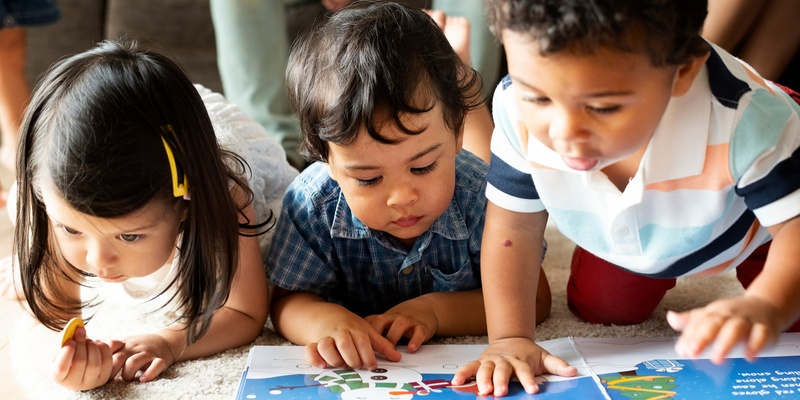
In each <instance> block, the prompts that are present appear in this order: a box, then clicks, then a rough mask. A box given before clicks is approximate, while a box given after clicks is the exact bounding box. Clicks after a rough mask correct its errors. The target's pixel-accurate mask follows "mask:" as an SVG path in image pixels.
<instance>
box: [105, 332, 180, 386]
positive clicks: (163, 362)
mask: <svg viewBox="0 0 800 400" xmlns="http://www.w3.org/2000/svg"><path fill="white" fill-rule="evenodd" d="M120 343H122V342H120ZM113 357H114V370H116V371H120V370H121V374H122V379H124V380H125V381H128V382H130V381H132V380H134V379H138V381H139V382H149V381H152V380H153V379H155V378H156V377H157V376H158V375H159V374H161V373H162V372H164V370H166V369H167V367H169V366H170V365H172V364H173V363H174V362H175V359H176V357H175V355H174V354H173V353H172V349H171V348H170V346H169V342H168V341H167V339H165V338H164V337H163V336H161V335H158V334H148V335H138V336H131V337H128V338H126V339H125V342H124V346H122V347H121V348H119V349H117V350H116V351H114V354H113ZM139 371H141V375H138V377H137V374H138V373H139Z"/></svg>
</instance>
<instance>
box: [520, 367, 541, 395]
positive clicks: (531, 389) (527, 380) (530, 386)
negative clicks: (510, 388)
mask: <svg viewBox="0 0 800 400" xmlns="http://www.w3.org/2000/svg"><path fill="white" fill-rule="evenodd" d="M516 375H517V380H519V383H520V384H521V385H522V387H523V388H525V392H527V393H530V394H533V393H536V392H538V391H539V385H538V384H536V377H535V375H534V374H533V370H531V369H527V368H526V369H524V370H517V371H516Z"/></svg>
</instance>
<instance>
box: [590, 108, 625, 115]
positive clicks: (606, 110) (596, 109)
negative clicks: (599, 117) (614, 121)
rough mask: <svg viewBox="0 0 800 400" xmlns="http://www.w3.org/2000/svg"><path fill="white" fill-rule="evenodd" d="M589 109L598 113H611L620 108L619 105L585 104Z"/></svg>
mask: <svg viewBox="0 0 800 400" xmlns="http://www.w3.org/2000/svg"><path fill="white" fill-rule="evenodd" d="M587 108H588V109H589V111H593V112H596V113H598V114H611V113H615V112H617V111H619V109H620V108H621V107H620V106H608V107H594V106H587Z"/></svg>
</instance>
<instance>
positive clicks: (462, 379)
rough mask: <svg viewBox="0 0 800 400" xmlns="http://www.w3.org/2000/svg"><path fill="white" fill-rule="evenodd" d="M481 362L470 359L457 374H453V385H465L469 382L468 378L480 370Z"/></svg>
mask: <svg viewBox="0 0 800 400" xmlns="http://www.w3.org/2000/svg"><path fill="white" fill-rule="evenodd" d="M480 366H481V363H480V362H479V361H470V362H468V363H467V364H465V365H464V366H463V367H461V368H459V369H458V371H456V373H455V375H453V379H452V380H451V381H450V383H452V384H453V385H456V386H458V385H463V384H464V383H466V382H467V379H469V378H472V377H473V376H475V374H476V373H477V372H478V368H480Z"/></svg>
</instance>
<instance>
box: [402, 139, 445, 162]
mask: <svg viewBox="0 0 800 400" xmlns="http://www.w3.org/2000/svg"><path fill="white" fill-rule="evenodd" d="M439 147H442V144H441V143H437V144H434V145H432V146H430V147H428V148H427V149H425V150H422V151H420V152H419V153H417V154H415V155H414V156H413V157H411V158H410V159H409V160H408V161H416V160H419V159H420V158H422V157H424V156H425V155H426V154H428V153H430V152H432V151H434V150H436V149H438V148H439Z"/></svg>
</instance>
